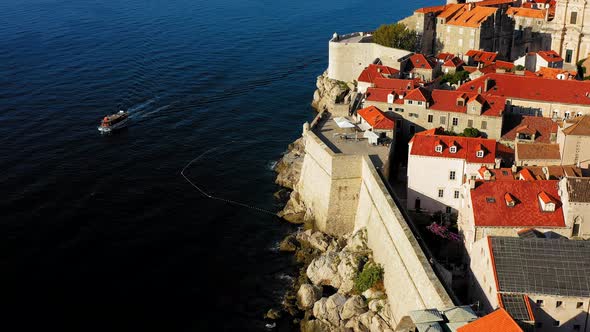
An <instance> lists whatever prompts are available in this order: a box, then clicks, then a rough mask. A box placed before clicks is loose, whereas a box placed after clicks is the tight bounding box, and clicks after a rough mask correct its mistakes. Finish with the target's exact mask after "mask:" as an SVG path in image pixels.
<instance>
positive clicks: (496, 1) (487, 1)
mask: <svg viewBox="0 0 590 332" xmlns="http://www.w3.org/2000/svg"><path fill="white" fill-rule="evenodd" d="M513 3H514V0H482V1H478V2H475V5H476V6H496V5H511V4H513Z"/></svg>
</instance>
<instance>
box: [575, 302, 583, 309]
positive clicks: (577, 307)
mask: <svg viewBox="0 0 590 332" xmlns="http://www.w3.org/2000/svg"><path fill="white" fill-rule="evenodd" d="M583 306H584V302H578V303H576V309H580V308H582V307H583Z"/></svg>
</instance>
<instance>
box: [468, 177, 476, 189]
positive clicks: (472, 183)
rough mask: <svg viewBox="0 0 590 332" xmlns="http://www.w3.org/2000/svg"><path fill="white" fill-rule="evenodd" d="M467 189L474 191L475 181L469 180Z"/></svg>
mask: <svg viewBox="0 0 590 332" xmlns="http://www.w3.org/2000/svg"><path fill="white" fill-rule="evenodd" d="M469 188H470V189H471V190H473V189H475V180H473V179H469Z"/></svg>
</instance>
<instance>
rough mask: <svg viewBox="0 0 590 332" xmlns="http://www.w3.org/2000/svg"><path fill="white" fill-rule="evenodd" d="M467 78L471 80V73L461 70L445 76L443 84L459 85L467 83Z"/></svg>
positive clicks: (442, 80)
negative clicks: (460, 82)
mask: <svg viewBox="0 0 590 332" xmlns="http://www.w3.org/2000/svg"><path fill="white" fill-rule="evenodd" d="M467 78H469V73H468V72H467V71H465V70H460V71H457V72H455V73H448V74H444V75H443V76H442V79H441V83H443V84H444V83H446V82H448V83H449V84H457V83H459V81H465V80H466V79H467Z"/></svg>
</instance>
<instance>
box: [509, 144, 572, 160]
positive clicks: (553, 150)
mask: <svg viewBox="0 0 590 332" xmlns="http://www.w3.org/2000/svg"><path fill="white" fill-rule="evenodd" d="M515 151H516V158H517V159H519V160H560V159H561V155H560V153H559V145H558V144H542V143H534V144H530V143H517V144H516V149H515Z"/></svg>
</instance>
